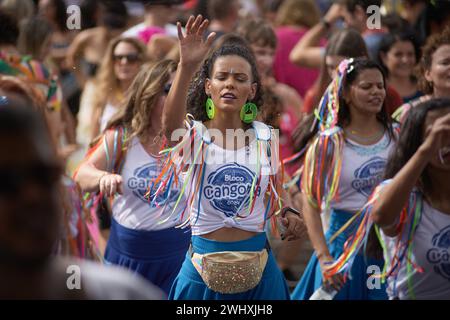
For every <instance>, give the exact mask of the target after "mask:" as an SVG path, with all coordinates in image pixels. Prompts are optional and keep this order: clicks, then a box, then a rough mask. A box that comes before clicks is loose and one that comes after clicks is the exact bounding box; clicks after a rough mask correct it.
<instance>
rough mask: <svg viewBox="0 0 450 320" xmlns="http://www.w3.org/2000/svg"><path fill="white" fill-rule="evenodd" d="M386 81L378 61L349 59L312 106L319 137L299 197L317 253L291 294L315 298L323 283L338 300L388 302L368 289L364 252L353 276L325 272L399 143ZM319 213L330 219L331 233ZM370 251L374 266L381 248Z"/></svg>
mask: <svg viewBox="0 0 450 320" xmlns="http://www.w3.org/2000/svg"><path fill="white" fill-rule="evenodd" d="M385 86H386V84H385V78H384V75H383V71H382V69H381V67H380V66H379V65H377V64H376V63H375V62H372V61H371V60H368V59H366V58H356V59H346V60H344V61H343V62H341V64H340V65H339V67H338V68H337V75H336V77H335V78H334V79H333V82H332V83H331V84H330V85H329V87H328V88H327V90H326V92H325V94H324V96H323V98H322V100H321V103H320V108H317V109H316V110H315V114H316V116H317V120H314V121H315V124H314V126H312V125H311V124H306V125H305V130H309V131H310V132H308V134H306V135H305V136H308V135H309V136H311V134H312V133H314V134H315V136H314V138H313V139H311V140H312V141H310V145H309V147H308V149H307V153H306V156H305V160H304V169H303V173H302V180H301V190H302V193H299V194H298V196H297V197H298V198H299V201H303V204H304V214H305V221H306V225H307V228H308V234H309V235H310V240H311V242H312V245H313V247H314V250H315V252H314V254H313V256H312V257H311V259H310V261H309V263H308V266H307V268H306V270H305V272H304V273H303V275H302V278H301V280H300V282H299V283H298V284H297V287H296V288H295V290H294V292H293V293H292V298H293V299H296V300H307V299H310V298H311V296H313V294H314V292H315V291H316V290H318V289H319V288H321V287H325V288H326V289H333V290H335V292H336V293H337V294H336V296H335V297H334V299H335V300H369V299H377V300H378V299H387V296H386V292H385V290H384V288H382V287H381V288H380V289H379V290H378V289H377V290H369V289H368V288H367V286H366V280H367V273H366V269H367V263H366V260H365V259H364V257H363V255H366V253H365V252H359V254H358V256H357V259H356V260H357V263H354V268H353V269H352V270H351V272H352V273H351V274H352V277H351V278H347V279H346V280H344V278H343V276H342V274H339V273H336V274H333V275H332V276H329V277H328V276H326V272H327V269H328V268H329V266H330V265H332V264H333V262H334V260H335V259H336V258H338V257H339V256H340V255H341V253H342V251H343V250H344V248H345V246H344V243H345V240H346V239H347V238H348V237H349V236H350V235H354V234H355V230H353V229H352V228H349V227H348V225H349V224H350V222H351V221H352V220H351V219H353V218H354V214H355V213H357V212H358V211H359V210H360V209H361V208H362V207H363V206H364V205H365V203H366V202H367V199H368V197H369V196H370V194H371V193H372V191H373V189H374V188H375V187H376V186H377V185H378V183H380V182H381V181H382V177H383V172H384V168H385V166H386V163H387V157H388V154H389V153H390V151H391V150H392V149H393V148H394V146H395V142H396V139H395V133H394V129H393V126H392V124H391V122H390V119H389V117H388V115H387V113H386V107H385V97H386V89H385ZM311 128H313V129H311ZM317 131H319V132H318V134H316V132H317ZM303 140H304V142H305V143H308V142H307V141H306V140H307V139H303ZM304 147H305V146H301V147H300V148H298V149H302V148H304ZM321 216H325V217H327V218H328V219H329V221H327V223H326V225H327V227H328V229H327V230H326V232H324V228H323V222H322V220H321ZM350 226H351V225H350ZM377 253H378V252H377ZM368 256H369V257H368V258H369V259H367V261H369V263H371V264H372V263H373V264H374V265H378V264H382V261H380V259H379V258H382V255H381V253H380V254H379V257H378V256H376V255H375V254H373V253H372V252H369V255H368ZM381 260H382V259H381Z"/></svg>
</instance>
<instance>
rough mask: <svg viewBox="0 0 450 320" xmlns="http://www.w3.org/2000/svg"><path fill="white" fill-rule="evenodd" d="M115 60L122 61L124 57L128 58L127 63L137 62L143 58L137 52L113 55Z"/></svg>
mask: <svg viewBox="0 0 450 320" xmlns="http://www.w3.org/2000/svg"><path fill="white" fill-rule="evenodd" d="M113 58H114V62H120V61H122V60H123V59H126V61H127V63H136V62H138V61H140V60H141V57H140V56H139V54H137V53H130V54H115V55H114V56H113Z"/></svg>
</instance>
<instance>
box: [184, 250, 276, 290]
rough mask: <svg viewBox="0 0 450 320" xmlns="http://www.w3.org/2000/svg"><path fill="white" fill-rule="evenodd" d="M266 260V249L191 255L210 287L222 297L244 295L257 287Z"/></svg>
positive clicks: (195, 265) (193, 262)
mask: <svg viewBox="0 0 450 320" xmlns="http://www.w3.org/2000/svg"><path fill="white" fill-rule="evenodd" d="M190 250H192V249H190ZM191 252H192V251H191ZM267 258H268V252H267V249H263V250H261V251H221V252H213V253H206V254H198V253H192V254H191V260H192V264H193V265H194V267H195V269H197V271H198V273H199V274H200V276H201V277H202V279H203V281H204V282H205V284H206V285H207V287H208V288H209V289H211V290H213V291H215V292H219V293H223V294H235V293H241V292H245V291H248V290H251V289H253V288H254V287H256V286H257V285H258V283H259V282H260V281H261V278H262V275H263V272H264V269H265V267H266V263H267Z"/></svg>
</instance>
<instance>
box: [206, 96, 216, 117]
mask: <svg viewBox="0 0 450 320" xmlns="http://www.w3.org/2000/svg"><path fill="white" fill-rule="evenodd" d="M205 108H206V115H207V116H208V118H209V120H212V119H214V115H215V114H216V106H215V105H214V102H213V101H212V99H211V98H208V99H206V104H205Z"/></svg>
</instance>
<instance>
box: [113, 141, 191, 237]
mask: <svg viewBox="0 0 450 320" xmlns="http://www.w3.org/2000/svg"><path fill="white" fill-rule="evenodd" d="M161 163H162V160H161V161H160V160H159V159H157V158H155V157H153V156H151V155H150V154H148V153H147V151H146V150H145V149H144V147H143V146H142V144H141V143H140V142H139V139H138V138H137V137H134V138H133V140H132V141H131V143H130V145H129V146H128V150H127V153H126V157H125V162H124V164H123V168H122V171H121V172H120V175H121V176H122V178H123V185H122V188H123V195H117V196H116V198H115V199H114V202H113V206H112V213H113V217H114V219H115V220H116V221H117V222H118V223H119V224H121V225H123V226H124V227H127V228H130V229H139V230H148V231H151V230H161V229H167V228H170V227H173V226H175V225H177V223H178V222H177V221H174V219H169V220H168V221H165V220H167V219H166V218H167V217H169V216H170V214H171V213H172V209H173V207H174V204H175V202H176V200H177V199H178V196H179V194H180V190H179V188H177V187H173V188H172V189H171V190H168V191H166V192H164V193H163V194H161V195H158V197H159V199H158V200H157V202H158V205H159V206H157V205H155V203H153V204H152V201H153V198H150V199H148V198H146V197H145V195H146V193H147V191H148V187H149V183H151V182H150V181H151V180H153V179H155V178H156V177H157V176H158V175H159V173H160V171H161ZM154 190H156V187H153V190H152V191H154ZM165 205H166V207H165ZM183 207H184V202H183V201H181V203H180V204H179V206H178V207H177V210H182V209H183Z"/></svg>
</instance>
